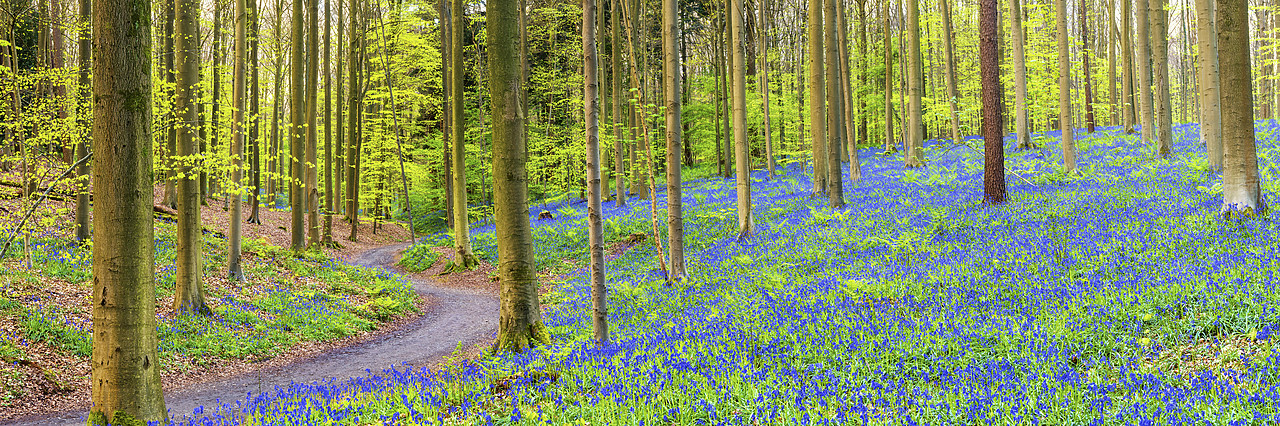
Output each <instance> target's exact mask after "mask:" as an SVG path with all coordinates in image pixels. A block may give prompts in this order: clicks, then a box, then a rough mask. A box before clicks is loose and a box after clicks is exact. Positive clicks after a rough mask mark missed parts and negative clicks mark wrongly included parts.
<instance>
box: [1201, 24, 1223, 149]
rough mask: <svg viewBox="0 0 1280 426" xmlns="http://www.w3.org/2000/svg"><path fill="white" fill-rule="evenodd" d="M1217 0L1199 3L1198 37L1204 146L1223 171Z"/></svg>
mask: <svg viewBox="0 0 1280 426" xmlns="http://www.w3.org/2000/svg"><path fill="white" fill-rule="evenodd" d="M1214 3H1215V0H1196V37H1197V42H1198V44H1199V47H1200V54H1199V55H1197V57H1196V59H1197V61H1198V62H1199V81H1198V83H1199V85H1200V92H1199V95H1200V96H1199V97H1200V143H1201V144H1203V145H1205V147H1206V150H1207V151H1208V155H1209V167H1211V168H1212V169H1213V170H1214V171H1221V170H1222V110H1221V103H1220V100H1221V99H1220V98H1219V96H1220V87H1221V85H1220V83H1219V81H1218V31H1217V23H1216V22H1215V21H1214V16H1213V15H1214Z"/></svg>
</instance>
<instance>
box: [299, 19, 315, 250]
mask: <svg viewBox="0 0 1280 426" xmlns="http://www.w3.org/2000/svg"><path fill="white" fill-rule="evenodd" d="M294 1H301V0H294ZM319 3H320V2H319V0H307V46H306V48H305V50H306V54H305V55H306V58H307V65H306V67H307V77H306V78H307V85H306V87H308V89H307V90H306V105H307V107H306V110H305V111H306V112H305V113H306V115H307V116H306V117H305V122H306V126H307V128H306V132H307V133H306V138H307V139H306V144H307V146H306V148H305V149H306V157H305V158H306V160H305V161H306V163H304V164H302V165H301V167H302V168H303V169H302V170H303V172H302V178H303V182H302V185H303V196H305V197H306V198H305V199H304V200H303V203H304V207H303V208H305V209H306V212H307V238H306V241H310V242H311V244H318V243H319V242H320V217H319V215H318V214H317V211H318V210H319V207H320V191H319V188H317V186H318V185H316V183H317V182H318V180H319V179H317V176H316V161H317V159H318V158H317V155H316V148H317V146H316V145H317V140H316V136H317V134H316V116H317V115H318V112H319V111H317V109H318V105H317V104H318V102H316V101H317V99H316V98H317V93H316V92H317V90H316V89H317V88H318V87H319V86H318V84H319V68H320V24H319V21H320V6H319ZM295 105H297V104H295ZM294 156H295V157H296V156H297V155H296V154H295V155H294ZM295 180H296V178H295ZM294 214H297V213H294ZM305 245H306V243H304V244H303V246H305Z"/></svg>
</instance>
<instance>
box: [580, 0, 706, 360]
mask: <svg viewBox="0 0 1280 426" xmlns="http://www.w3.org/2000/svg"><path fill="white" fill-rule="evenodd" d="M589 1H590V0H589ZM676 3H677V2H676V0H662V79H663V85H664V92H666V93H665V95H666V99H665V100H666V107H667V110H666V115H667V117H666V118H667V123H666V124H667V126H666V129H665V130H666V134H667V135H666V136H667V138H666V139H667V164H666V166H667V248H668V250H669V255H668V258H669V259H670V262H671V273H670V277H671V278H670V279H672V280H679V279H681V278H682V277H684V213H683V212H684V205H683V204H682V202H681V200H680V165H681V164H682V163H683V161H681V160H680V156H681V152H680V148H681V139H680V138H681V136H682V135H681V132H682V131H683V129H682V127H681V123H682V122H683V119H682V118H681V108H682V107H683V106H682V105H681V103H680V86H681V81H680V80H681V79H682V78H683V77H684V76H682V75H681V74H680V46H678V45H677V43H680V40H681V39H682V37H681V35H680V10H679V9H678V8H677V7H676ZM583 25H586V24H583ZM602 262H603V260H602ZM599 285H600V286H601V287H602V288H603V286H604V279H603V278H600V281H599ZM601 293H603V291H601ZM601 297H602V298H603V296H601ZM602 312H603V309H601V310H598V311H597V312H596V315H603V313H602ZM597 321H600V320H597ZM602 336H603V334H601V333H599V332H597V336H596V337H597V340H599V338H600V337H602Z"/></svg>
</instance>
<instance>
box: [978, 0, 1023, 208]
mask: <svg viewBox="0 0 1280 426" xmlns="http://www.w3.org/2000/svg"><path fill="white" fill-rule="evenodd" d="M1011 4H1012V5H1013V6H1015V7H1014V8H1013V10H1012V11H1010V13H1009V14H1010V15H1015V16H1016V15H1020V14H1021V12H1020V11H1019V10H1018V9H1017V8H1016V6H1017V2H1016V1H1014V2H1011ZM998 9H999V6H998V0H980V2H979V3H978V10H979V12H978V26H979V29H978V34H979V35H978V45H979V46H978V50H979V51H980V52H979V54H980V56H981V59H980V61H981V62H980V63H979V68H980V70H979V71H980V73H981V78H982V136H983V139H985V149H984V151H985V152H984V153H983V162H982V163H983V167H982V201H983V202H984V203H987V204H1004V202H1005V199H1006V194H1005V182H1004V112H1003V111H1002V110H1003V109H1004V86H1003V85H1002V84H1001V82H1000V37H999V35H998V32H997V31H996V30H997V28H999V27H1000V17H999V15H998ZM1019 21H1021V19H1019V18H1014V22H1015V23H1017V22H1019ZM1012 31H1013V32H1014V34H1015V35H1014V39H1020V38H1021V37H1019V36H1018V35H1017V34H1021V33H1022V29H1021V28H1020V25H1015V26H1014V27H1013V29H1012ZM1014 51H1015V53H1014V58H1015V59H1014V60H1015V61H1018V59H1017V58H1018V56H1019V55H1018V54H1017V52H1019V51H1021V49H1020V48H1016V47H1015V49H1014ZM1024 69H1025V68H1024ZM1024 84H1025V82H1024ZM1025 89H1026V88H1025V86H1024V87H1023V90H1025ZM1025 117H1026V115H1023V118H1024V119H1025ZM1023 124H1024V125H1025V124H1026V123H1025V122H1024V123H1023Z"/></svg>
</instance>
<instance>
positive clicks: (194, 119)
mask: <svg viewBox="0 0 1280 426" xmlns="http://www.w3.org/2000/svg"><path fill="white" fill-rule="evenodd" d="M174 3H175V4H174V9H175V14H176V19H175V25H174V26H175V27H176V28H175V31H174V33H175V34H174V35H175V36H176V40H175V47H176V48H177V50H176V51H175V52H174V54H175V55H176V56H175V58H176V59H177V61H178V65H179V68H178V70H177V71H178V75H177V76H176V77H177V79H176V83H177V86H175V88H174V89H175V90H176V91H177V96H176V97H175V99H174V111H175V112H174V114H175V115H176V116H177V117H179V120H180V121H179V125H178V126H177V131H178V141H177V148H178V150H177V151H176V152H175V154H177V156H178V158H180V159H182V160H181V162H180V163H178V162H175V164H176V165H177V166H178V168H177V170H178V175H177V176H176V178H175V180H177V182H176V186H177V201H178V209H177V210H178V224H177V225H178V226H177V228H178V229H177V238H176V239H177V241H176V242H175V246H176V249H175V251H176V257H175V263H176V265H175V269H176V271H175V273H174V277H173V278H174V281H175V282H174V288H173V309H174V310H176V311H178V312H181V313H188V314H199V315H211V314H213V311H212V310H210V309H209V307H208V306H207V305H205V302H204V280H203V279H202V278H201V272H202V271H203V270H204V267H203V266H202V265H201V260H202V259H201V254H202V253H203V252H204V250H203V246H202V244H201V243H200V236H201V232H200V227H201V225H200V224H201V222H200V186H199V185H200V180H199V176H198V174H193V172H192V171H193V170H194V169H195V168H194V167H193V165H192V162H191V161H190V160H186V159H188V158H192V157H193V156H195V155H196V154H197V152H196V151H197V150H196V147H197V145H196V144H197V141H196V135H195V133H196V126H197V125H198V124H196V123H198V120H199V119H200V117H199V116H198V115H197V114H196V105H197V104H198V103H199V102H200V99H199V96H200V95H199V91H200V27H199V25H200V3H198V2H197V0H174ZM236 224H239V221H238V220H237V221H236Z"/></svg>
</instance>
